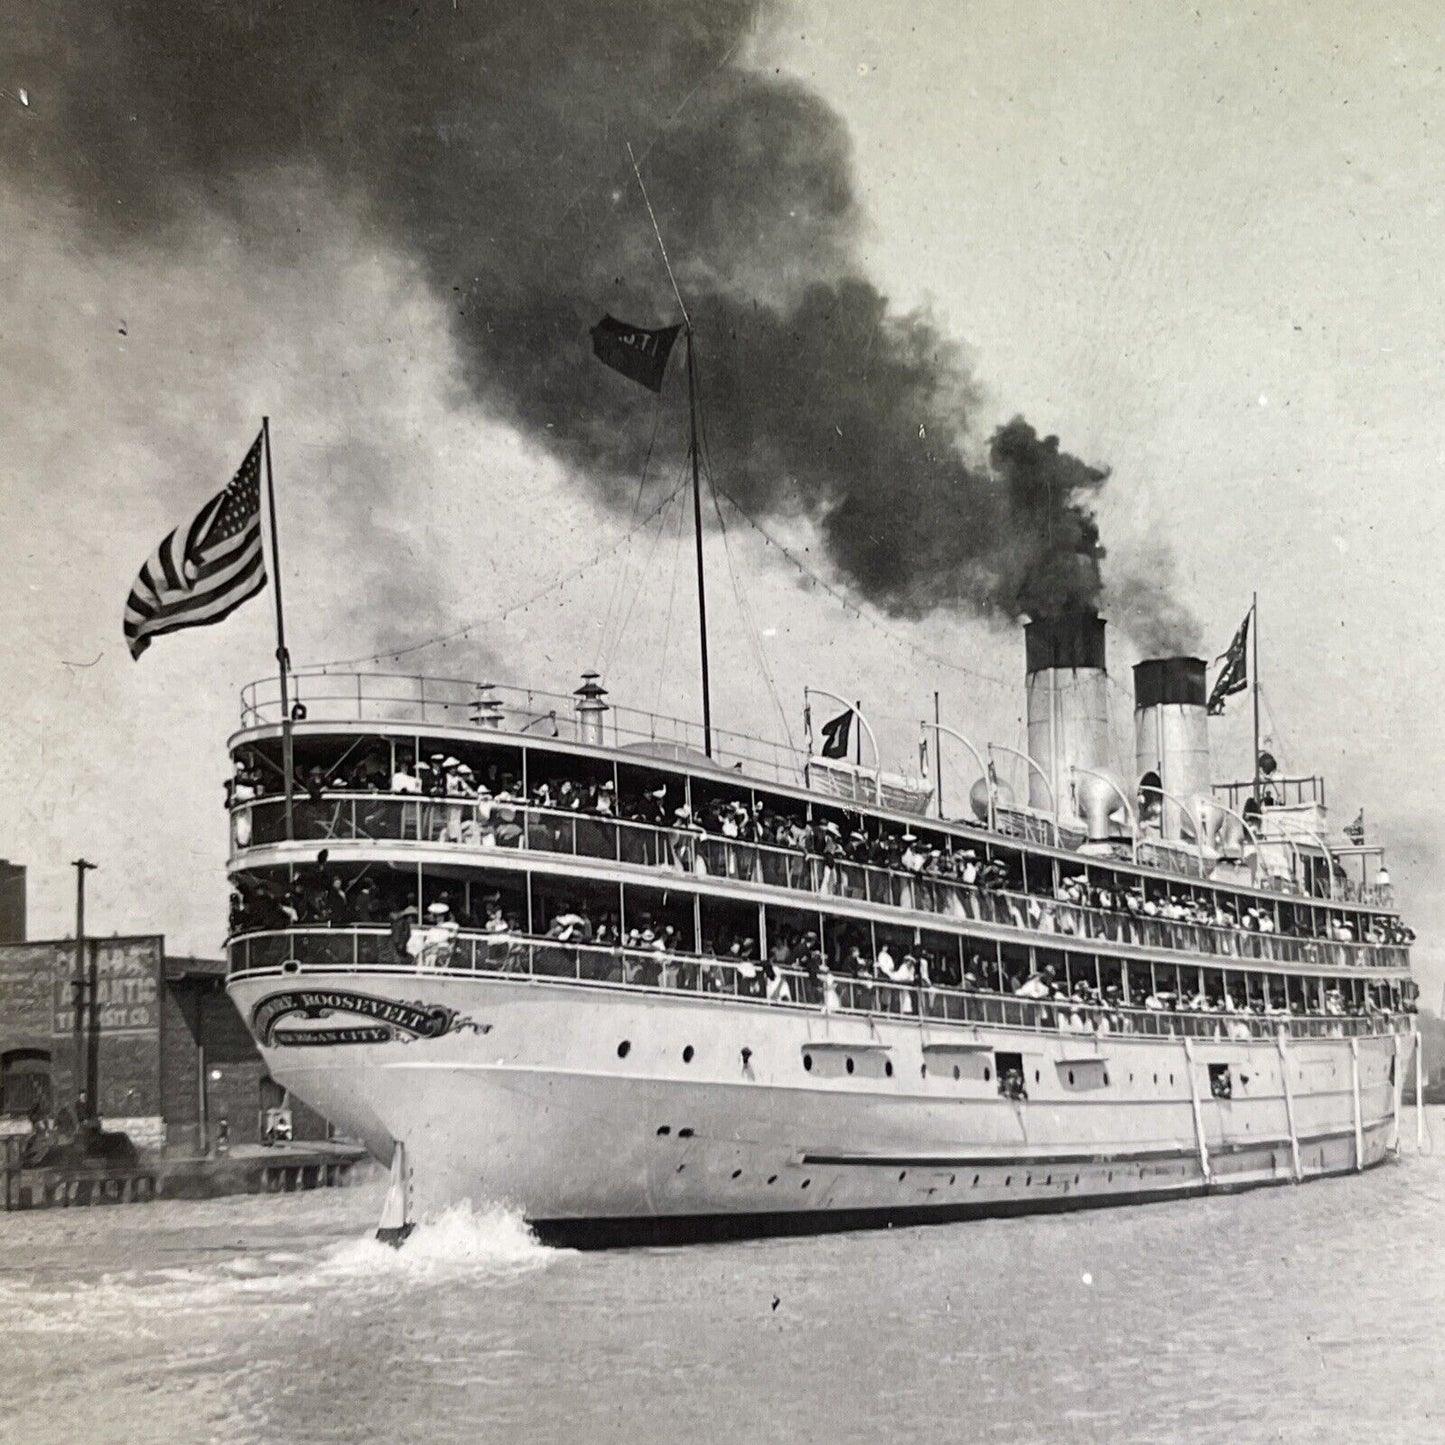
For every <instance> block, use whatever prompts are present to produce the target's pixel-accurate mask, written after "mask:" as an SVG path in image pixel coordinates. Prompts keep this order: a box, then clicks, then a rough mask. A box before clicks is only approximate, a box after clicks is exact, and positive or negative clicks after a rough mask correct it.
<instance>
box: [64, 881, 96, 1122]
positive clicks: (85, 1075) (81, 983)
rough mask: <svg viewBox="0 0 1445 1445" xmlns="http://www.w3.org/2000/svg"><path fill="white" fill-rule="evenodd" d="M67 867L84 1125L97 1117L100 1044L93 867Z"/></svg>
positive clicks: (77, 1076) (77, 1071)
mask: <svg viewBox="0 0 1445 1445" xmlns="http://www.w3.org/2000/svg"><path fill="white" fill-rule="evenodd" d="M70 866H71V867H72V868H74V869H75V978H74V980H73V981H72V982H71V990H72V992H73V993H74V995H75V1087H76V1090H77V1092H79V1091H80V1089H81V1081H82V1079H83V1080H84V1093H85V1117H84V1118H83V1119H80V1120H77V1122H78V1123H82V1124H83V1123H88V1122H90V1120H92V1119H98V1118H99V1117H100V1111H99V1109H98V1108H97V1107H96V1102H97V1101H96V1097H95V1093H96V1085H97V1076H98V1074H99V1064H100V1057H99V1052H100V1051H99V1042H100V1040H99V1035H98V1032H97V1028H98V1025H99V1022H100V1018H99V1012H98V1010H97V1007H96V995H97V994H98V993H99V992H100V990H99V987H98V986H97V985H98V980H97V964H96V958H95V953H94V951H93V950H91V951H90V958H89V964H88V966H87V959H86V952H87V949H86V939H85V875H86V874H87V873H88V872H90V871H91V870H93V869H94V867H95V864H94V863H90V862H87V861H86V860H85V859H84V858H77V859H76V860H75V861H74V862H73V863H72V864H71V865H70ZM87 988H89V990H90V995H89V997H90V1036H89V1038H88V1039H87V1038H86V1027H85V1025H86V1016H85V1002H86V989H87Z"/></svg>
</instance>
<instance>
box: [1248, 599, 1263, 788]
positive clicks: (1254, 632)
mask: <svg viewBox="0 0 1445 1445" xmlns="http://www.w3.org/2000/svg"><path fill="white" fill-rule="evenodd" d="M1249 614H1250V628H1249V631H1250V635H1251V637H1252V638H1253V639H1254V641H1253V644H1252V645H1253V647H1254V658H1253V661H1252V662H1251V663H1250V668H1249V677H1250V681H1251V682H1252V683H1253V684H1254V687H1253V692H1254V801H1255V802H1256V803H1258V802H1259V792H1260V789H1259V593H1258V592H1256V593H1255V594H1254V597H1253V600H1252V601H1251V602H1250V604H1249Z"/></svg>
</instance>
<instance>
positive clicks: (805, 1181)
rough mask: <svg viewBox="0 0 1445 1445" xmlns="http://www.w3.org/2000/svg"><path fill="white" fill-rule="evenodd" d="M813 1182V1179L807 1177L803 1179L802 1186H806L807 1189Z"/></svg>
mask: <svg viewBox="0 0 1445 1445" xmlns="http://www.w3.org/2000/svg"><path fill="white" fill-rule="evenodd" d="M812 1182H813V1181H812V1180H811V1179H805V1180H803V1183H802V1186H801V1187H802V1188H804V1189H806V1188H807V1187H808V1186H809V1185H810V1184H811V1183H812Z"/></svg>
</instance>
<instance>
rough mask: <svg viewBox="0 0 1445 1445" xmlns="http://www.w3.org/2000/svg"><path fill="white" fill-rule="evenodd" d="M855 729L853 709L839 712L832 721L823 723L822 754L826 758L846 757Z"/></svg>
mask: <svg viewBox="0 0 1445 1445" xmlns="http://www.w3.org/2000/svg"><path fill="white" fill-rule="evenodd" d="M852 731H853V709H852V708H851V707H850V708H849V709H848V711H847V712H844V713H839V714H838V716H837V717H835V718H834V719H833V721H832V722H825V723H824V724H823V747H822V754H823V756H824V757H825V758H846V757H847V756H848V737H849V734H851V733H852Z"/></svg>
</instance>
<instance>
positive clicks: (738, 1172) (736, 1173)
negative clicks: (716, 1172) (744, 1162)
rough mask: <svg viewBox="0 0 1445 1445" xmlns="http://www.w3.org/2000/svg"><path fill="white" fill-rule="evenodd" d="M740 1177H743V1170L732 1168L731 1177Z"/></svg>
mask: <svg viewBox="0 0 1445 1445" xmlns="http://www.w3.org/2000/svg"><path fill="white" fill-rule="evenodd" d="M742 1177H743V1171H742V1170H741V1169H734V1170H733V1178H734V1179H741V1178H742Z"/></svg>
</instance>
